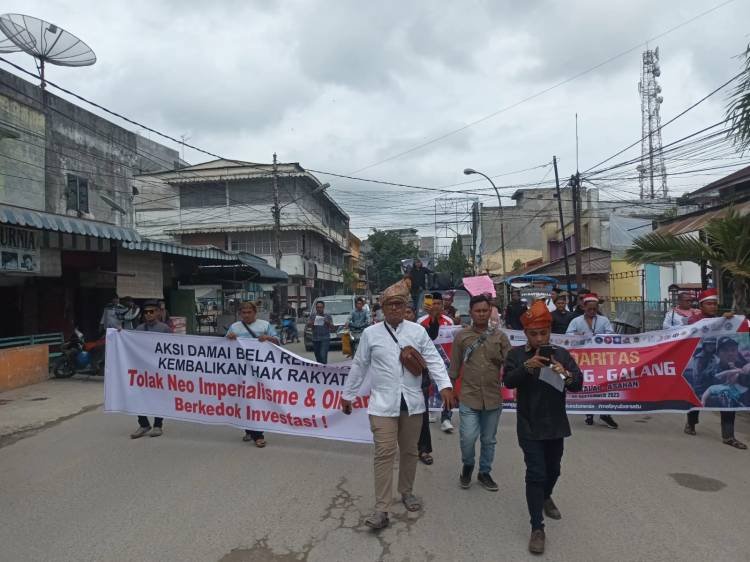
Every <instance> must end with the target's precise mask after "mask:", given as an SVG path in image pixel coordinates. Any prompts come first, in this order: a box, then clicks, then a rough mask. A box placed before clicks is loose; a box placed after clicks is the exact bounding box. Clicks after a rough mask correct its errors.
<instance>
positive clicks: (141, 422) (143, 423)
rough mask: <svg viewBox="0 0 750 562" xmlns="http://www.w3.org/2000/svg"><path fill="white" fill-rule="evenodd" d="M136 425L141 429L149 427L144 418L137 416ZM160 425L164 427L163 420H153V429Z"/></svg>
mask: <svg viewBox="0 0 750 562" xmlns="http://www.w3.org/2000/svg"><path fill="white" fill-rule="evenodd" d="M138 425H140V426H141V427H151V424H150V423H148V418H147V417H146V416H138ZM162 425H164V418H154V427H161V426H162Z"/></svg>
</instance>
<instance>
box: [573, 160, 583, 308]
mask: <svg viewBox="0 0 750 562" xmlns="http://www.w3.org/2000/svg"><path fill="white" fill-rule="evenodd" d="M570 187H571V189H572V190H573V193H572V195H573V236H574V237H575V240H574V244H575V253H576V294H580V292H581V286H582V285H583V271H582V269H583V265H582V259H581V174H579V173H578V172H576V173H575V174H574V175H572V176H571V177H570Z"/></svg>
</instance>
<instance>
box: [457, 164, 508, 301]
mask: <svg viewBox="0 0 750 562" xmlns="http://www.w3.org/2000/svg"><path fill="white" fill-rule="evenodd" d="M464 174H465V175H467V176H468V175H471V174H478V175H480V176H482V177H483V178H484V179H486V180H487V181H488V182H490V185H491V186H492V188H493V189H494V190H495V195H497V205H498V207H500V256H501V259H502V260H503V287H504V289H503V297H504V298H505V297H507V295H506V294H505V293H506V292H507V291H506V290H505V288H507V283H506V282H505V273H506V271H507V270H506V269H505V224H504V220H503V200H502V199H501V198H500V191H498V189H497V186H496V185H495V182H494V181H492V178H490V176H488V175H487V174H483V173H482V172H478V171H477V170H474V169H473V168H466V169H465V170H464ZM505 302H507V298H506V299H505Z"/></svg>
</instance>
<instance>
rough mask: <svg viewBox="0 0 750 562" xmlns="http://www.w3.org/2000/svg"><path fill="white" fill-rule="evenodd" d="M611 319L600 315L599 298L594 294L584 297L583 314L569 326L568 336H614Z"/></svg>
mask: <svg viewBox="0 0 750 562" xmlns="http://www.w3.org/2000/svg"><path fill="white" fill-rule="evenodd" d="M614 332H615V331H614V330H613V329H612V324H611V323H610V321H609V318H607V317H606V316H602V315H601V314H599V297H598V296H596V294H594V293H589V294H588V295H584V296H583V314H582V315H581V316H576V317H575V318H573V320H571V321H570V324H568V330H567V331H566V332H565V333H566V334H568V335H571V334H573V335H576V336H594V335H596V334H614Z"/></svg>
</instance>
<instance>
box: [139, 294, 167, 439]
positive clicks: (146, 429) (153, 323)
mask: <svg viewBox="0 0 750 562" xmlns="http://www.w3.org/2000/svg"><path fill="white" fill-rule="evenodd" d="M158 313H159V303H158V302H157V301H155V300H148V301H146V302H144V303H143V322H142V323H141V324H139V325H138V326H137V327H136V328H135V330H136V332H157V333H159V334H171V333H172V330H171V329H170V328H169V326H167V325H166V324H165V323H164V322H159V319H158V317H157V314H158ZM163 427H164V418H157V417H155V418H154V427H153V429H151V423H150V422H149V421H148V417H146V416H138V429H136V430H135V431H134V432H133V433H131V434H130V438H131V439H138V438H139V437H143V436H144V435H146V434H147V433H148V434H149V435H150V436H151V437H159V436H160V435H162V433H163V429H162V428H163Z"/></svg>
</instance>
